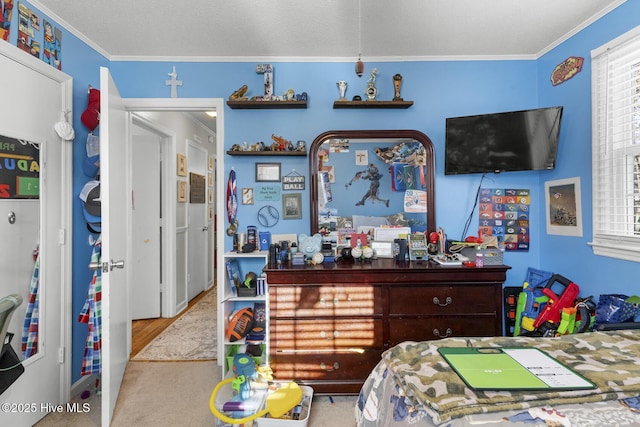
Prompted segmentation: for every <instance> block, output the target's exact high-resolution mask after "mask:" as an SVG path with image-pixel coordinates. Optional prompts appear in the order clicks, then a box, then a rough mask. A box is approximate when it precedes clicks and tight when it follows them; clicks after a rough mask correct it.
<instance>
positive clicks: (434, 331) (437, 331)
mask: <svg viewBox="0 0 640 427" xmlns="http://www.w3.org/2000/svg"><path fill="white" fill-rule="evenodd" d="M451 334H453V331H452V330H451V328H447V330H446V331H445V335H440V330H438V329H434V330H433V335H435V336H437V337H440V338H447V337H450V336H451Z"/></svg>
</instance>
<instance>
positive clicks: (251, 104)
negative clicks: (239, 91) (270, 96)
mask: <svg viewBox="0 0 640 427" xmlns="http://www.w3.org/2000/svg"><path fill="white" fill-rule="evenodd" d="M227 105H228V106H229V108H231V109H234V110H262V109H275V108H280V109H293V108H307V101H231V100H229V101H227Z"/></svg>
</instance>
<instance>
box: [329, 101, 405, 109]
mask: <svg viewBox="0 0 640 427" xmlns="http://www.w3.org/2000/svg"><path fill="white" fill-rule="evenodd" d="M412 105H413V101H334V102H333V108H409V107H411V106H412Z"/></svg>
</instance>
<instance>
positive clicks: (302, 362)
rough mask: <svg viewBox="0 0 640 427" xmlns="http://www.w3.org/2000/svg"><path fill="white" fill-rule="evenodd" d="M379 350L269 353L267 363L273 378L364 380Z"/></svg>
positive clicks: (375, 360)
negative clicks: (271, 370)
mask: <svg viewBox="0 0 640 427" xmlns="http://www.w3.org/2000/svg"><path fill="white" fill-rule="evenodd" d="M380 355H381V351H373V350H372V351H365V352H363V353H355V352H353V353H318V352H314V353H309V352H302V353H281V352H276V353H275V354H273V353H272V354H271V356H270V359H269V364H270V366H271V368H272V369H273V376H274V378H275V379H277V380H278V379H291V380H302V381H304V380H307V381H341V380H342V381H344V380H345V379H349V380H364V379H365V378H367V376H368V375H369V373H370V372H371V370H372V369H373V368H374V367H375V366H376V364H377V363H378V362H379V361H380Z"/></svg>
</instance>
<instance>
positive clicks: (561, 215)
mask: <svg viewBox="0 0 640 427" xmlns="http://www.w3.org/2000/svg"><path fill="white" fill-rule="evenodd" d="M544 189H545V201H546V216H547V234H557V235H560V236H575V237H582V201H581V198H580V177H575V178H567V179H560V180H557V181H547V182H545V183H544Z"/></svg>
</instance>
